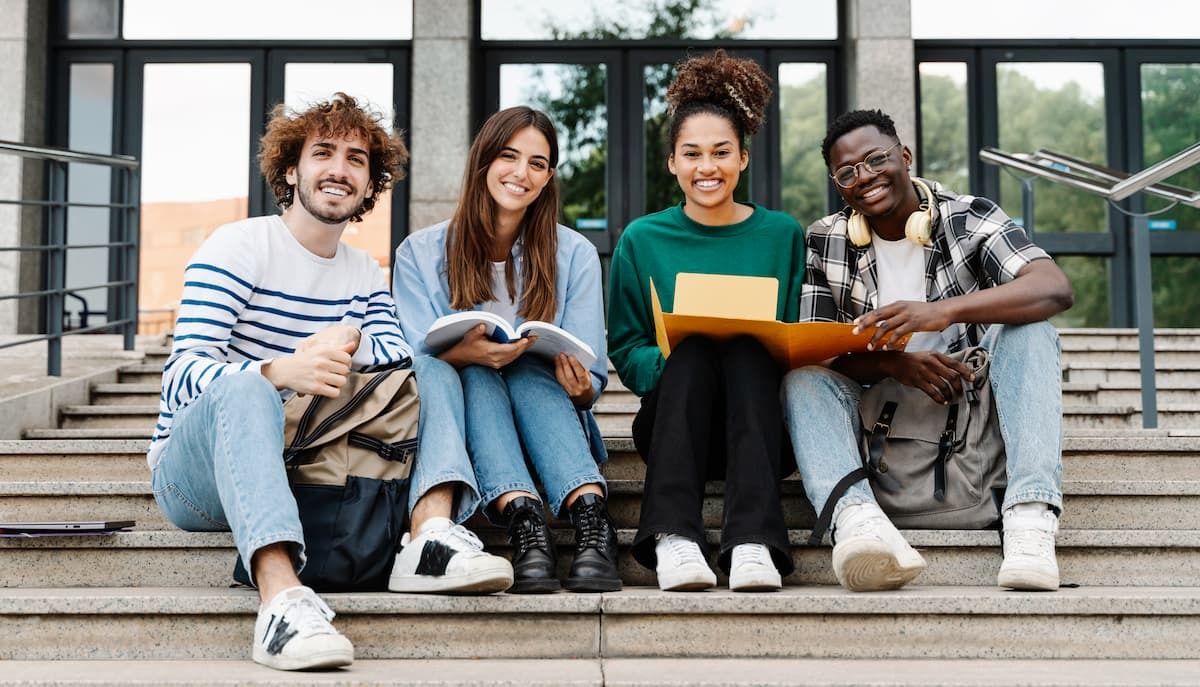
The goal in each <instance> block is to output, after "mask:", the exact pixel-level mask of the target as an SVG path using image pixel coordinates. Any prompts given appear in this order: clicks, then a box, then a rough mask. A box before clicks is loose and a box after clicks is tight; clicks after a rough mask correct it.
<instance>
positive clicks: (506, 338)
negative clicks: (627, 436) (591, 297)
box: [425, 310, 596, 367]
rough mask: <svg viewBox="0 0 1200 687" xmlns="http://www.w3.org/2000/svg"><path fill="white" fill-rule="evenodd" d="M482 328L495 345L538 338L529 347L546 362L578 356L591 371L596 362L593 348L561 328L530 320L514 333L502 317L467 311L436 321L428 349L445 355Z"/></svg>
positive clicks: (432, 327)
mask: <svg viewBox="0 0 1200 687" xmlns="http://www.w3.org/2000/svg"><path fill="white" fill-rule="evenodd" d="M481 324H484V325H487V335H488V338H490V339H491V340H492V341H498V342H500V343H508V342H510V341H516V340H517V339H520V338H523V337H526V336H536V337H537V341H535V342H534V343H533V345H532V346H530V347H529V352H530V353H536V354H537V355H543V356H546V357H547V358H554V356H556V355H558V354H559V353H566V354H568V355H573V356H575V357H576V358H577V359H578V360H579V362H580V364H581V365H583V366H584V367H591V366H592V363H594V362H596V352H595V351H593V350H592V347H591V346H589V345H587V344H586V343H584V342H583V341H581V340H580V339H579V338H578V337H577V336H575V335H574V334H572V333H571V332H568V331H567V330H565V329H563V328H562V327H556V326H554V325H552V324H550V323H549V322H538V321H537V320H528V321H526V322H522V323H521V326H519V327H517V328H515V329H514V328H513V326H512V325H511V324H509V323H508V322H507V321H506V320H505V319H504V318H503V317H500V316H499V315H496V314H493V313H490V312H486V311H483V310H466V311H463V312H456V313H451V314H449V315H445V316H443V317H439V318H437V319H436V320H434V322H433V324H432V325H431V326H430V327H429V332H428V333H426V334H425V345H426V346H428V347H429V348H430V349H432V350H435V351H444V350H446V349H447V348H450V347H451V346H453V345H454V344H456V343H458V342H459V341H461V340H462V338H463V336H465V335H466V333H467V332H469V331H471V329H473V328H475V327H478V326H479V325H481Z"/></svg>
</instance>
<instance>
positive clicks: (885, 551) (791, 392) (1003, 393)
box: [784, 110, 1074, 591]
mask: <svg viewBox="0 0 1200 687" xmlns="http://www.w3.org/2000/svg"><path fill="white" fill-rule="evenodd" d="M821 152H822V153H823V155H824V157H825V162H826V165H827V166H828V168H829V171H830V177H831V178H832V180H833V182H834V183H835V184H836V185H837V189H838V192H839V193H840V194H841V197H842V199H843V200H844V201H845V202H846V205H847V207H845V208H844V209H843V210H842V211H840V212H837V213H835V214H833V215H830V216H828V217H825V218H823V219H821V220H818V221H817V222H816V223H814V224H813V225H812V226H811V227H809V229H808V232H807V237H806V242H807V249H808V250H807V266H806V269H805V274H804V285H803V289H802V291H801V300H800V321H802V322H803V321H822V322H851V323H854V324H855V325H856V327H857V330H858V331H873V332H874V336H873V339H872V342H871V345H870V348H871V352H869V353H861V354H848V355H843V356H841V357H839V358H836V359H833V360H830V361H826V363H825V364H824V365H821V366H810V367H804V368H800V369H798V370H793V371H792V372H790V373H789V374H788V375H787V377H786V378H785V381H784V396H785V401H786V403H785V405H786V410H787V415H788V418H787V420H788V429H789V431H790V433H791V437H792V444H793V447H794V450H795V452H796V461H797V465H798V466H799V468H800V475H801V478H802V479H803V480H804V487H805V490H806V492H807V494H808V498H809V500H810V501H811V502H812V503H813V506H814V508H816V509H817V511H818V512H820V511H821V510H822V508H823V507H824V506H825V504H826V501H827V500H828V499H829V498H830V496H831V494H832V493H833V491H834V487H835V485H836V484H837V483H838V482H839V480H841V479H842V478H843V477H845V476H847V475H848V474H849V473H850V472H851V471H853V470H855V469H856V468H858V467H860V466H861V459H860V457H859V448H858V440H859V434H860V429H859V420H858V415H859V413H858V403H859V399H860V398H861V395H862V391H863V385H869V384H873V383H875V382H878V381H880V380H882V379H884V378H888V377H891V378H893V379H895V380H896V381H898V382H900V383H902V384H905V385H907V386H910V387H914V388H917V389H920V390H921V391H923V392H924V393H925V394H927V395H928V396H929V397H930V398H932V399H933V400H934V401H936V402H938V403H942V404H946V403H949V402H950V401H952V400H954V399H956V398H957V397H958V396H959V395H960V394H961V393H962V392H963V390H962V383H961V379H962V378H963V377H964V376H968V375H969V374H970V370H969V369H968V368H967V367H966V366H964V365H963V364H962V363H960V362H957V361H956V360H954V359H952V358H951V357H949V356H948V355H947V354H948V353H953V352H957V351H961V350H964V349H966V348H968V347H970V346H982V347H984V348H986V349H987V350H988V351H989V352H990V354H991V382H992V389H993V392H994V396H995V399H996V410H997V414H998V416H999V419H1000V426H1001V434H1002V436H1003V439H1004V445H1005V453H1006V459H1007V472H1008V488H1007V491H1006V494H1005V498H1004V503H1003V504H1002V506H1001V513H1002V517H1003V526H1004V562H1003V564H1002V565H1001V567H1000V574H999V576H998V578H997V584H998V585H999V586H1001V587H1005V588H1010V589H1041V590H1052V589H1057V588H1058V584H1059V576H1058V564H1057V560H1056V558H1055V554H1054V535H1055V533H1056V532H1057V530H1058V514H1059V513H1060V512H1061V510H1062V486H1061V483H1062V451H1061V447H1062V392H1061V385H1060V381H1061V370H1060V366H1059V345H1058V335H1057V332H1056V331H1055V329H1054V327H1053V326H1052V325H1050V324H1049V323H1048V322H1046V320H1047V319H1048V318H1049V317H1051V316H1053V315H1056V314H1058V313H1060V312H1063V311H1064V310H1066V309H1067V308H1069V307H1071V304H1072V301H1073V299H1074V296H1073V293H1072V289H1071V284H1070V282H1069V281H1068V280H1067V277H1066V275H1064V274H1063V272H1062V270H1060V269H1059V268H1058V266H1057V265H1055V264H1054V262H1053V261H1052V260H1051V259H1050V256H1048V255H1047V254H1046V253H1045V252H1044V251H1043V250H1042V249H1040V248H1038V247H1037V246H1035V245H1033V243H1031V242H1030V240H1029V237H1028V236H1027V235H1026V234H1025V232H1024V230H1023V229H1021V228H1020V227H1019V226H1017V225H1016V224H1014V223H1013V221H1012V220H1011V219H1009V218H1008V216H1007V215H1005V214H1004V212H1003V211H1002V210H1001V209H1000V207H999V206H998V205H996V204H995V203H993V202H992V201H990V200H987V199H985V198H978V197H973V196H960V195H957V194H955V193H953V192H950V191H948V190H946V189H943V188H942V186H941V185H940V184H938V183H937V182H934V181H927V180H923V179H918V178H915V177H912V176H910V174H909V167H910V166H911V163H912V152H911V151H910V150H909V149H908V147H907V146H905V145H903V144H902V143H901V142H900V140H899V138H898V137H897V135H896V127H895V125H894V123H893V122H892V119H891V117H889V116H888V115H886V114H884V113H882V112H880V111H878V110H857V111H854V112H848V113H846V114H843V115H841V116H840V117H838V118H837V119H835V120H834V121H833V123H832V124H830V126H829V129H828V131H827V133H826V136H825V140H824V142H823V143H822V147H821ZM907 334H912V335H913V336H912V338H911V339H910V341H909V343H908V345H907V347H905V349H904V350H903V351H900V350H895V348H896V347H897V343H898V342H899V341H900V339H901V337H903V336H905V335H907ZM839 428H845V430H844V431H841V430H840V429H839ZM831 430H835V431H831ZM835 497H836V495H835ZM832 522H833V528H834V538H835V541H836V545H835V547H834V552H833V553H834V555H833V563H834V572H835V573H836V575H837V578H838V580H839V582H841V583H842V584H843V586H845V587H847V588H848V589H851V590H854V591H875V590H882V589H895V588H898V587H901V586H903V585H904V584H907V583H908V582H909V581H911V580H912V579H913V578H915V577H916V576H917V575H918V574H920V572H921V571H922V570H924V569H925V560H924V558H922V556H921V555H920V554H919V553H917V552H916V551H915V550H914V549H913V548H912V547H911V546H909V544H908V542H907V541H905V540H904V538H903V537H902V536H901V535H900V533H899V531H897V530H896V528H895V526H894V525H893V524H892V523H891V521H890V520H888V518H887V516H886V515H885V514H884V513H883V511H882V510H881V509H880V508H879V506H878V505H877V503H876V501H875V497H874V496H873V495H872V492H871V488H870V486H869V485H868V484H867V483H866V482H865V481H858V482H856V483H854V484H852V485H851V486H850V487H849V488H848V489H846V490H845V492H844V493H843V494H842V495H841V497H840V498H838V500H837V501H836V505H835V506H834V510H833V519H832Z"/></svg>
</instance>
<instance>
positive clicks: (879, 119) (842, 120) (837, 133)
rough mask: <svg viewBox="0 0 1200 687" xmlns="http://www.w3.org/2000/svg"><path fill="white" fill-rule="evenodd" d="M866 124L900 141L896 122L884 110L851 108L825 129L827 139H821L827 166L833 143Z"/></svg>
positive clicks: (822, 153) (822, 152) (822, 151)
mask: <svg viewBox="0 0 1200 687" xmlns="http://www.w3.org/2000/svg"><path fill="white" fill-rule="evenodd" d="M864 126H873V127H875V128H876V129H878V130H879V133H881V134H883V135H884V136H887V137H889V138H891V139H892V140H894V141H896V142H897V143H898V142H899V141H900V136H898V135H897V134H896V123H895V122H893V121H892V118H891V117H889V116H888V115H887V114H885V113H884V112H883V110H851V111H850V112H845V113H842V114H840V115H838V116H837V117H835V118H834V120H833V121H832V122H830V123H829V128H828V129H826V130H825V140H824V141H821V156H822V157H824V158H825V166H826V167H828V166H829V149H830V148H832V147H833V144H834V143H837V140H838V139H839V138H841V137H842V136H845V135H846V134H848V133H850V132H851V131H854V130H855V129H860V128H862V127H864Z"/></svg>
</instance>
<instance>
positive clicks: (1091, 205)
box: [996, 62, 1108, 233]
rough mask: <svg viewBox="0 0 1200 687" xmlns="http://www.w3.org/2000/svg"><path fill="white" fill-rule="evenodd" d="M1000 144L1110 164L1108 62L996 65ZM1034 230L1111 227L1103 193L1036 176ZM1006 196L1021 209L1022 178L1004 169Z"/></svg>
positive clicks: (1012, 208)
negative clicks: (1106, 97)
mask: <svg viewBox="0 0 1200 687" xmlns="http://www.w3.org/2000/svg"><path fill="white" fill-rule="evenodd" d="M996 90H997V93H996V100H997V116H998V119H999V122H1000V149H1001V150H1004V151H1006V152H1009V153H1030V152H1034V151H1036V150H1038V149H1039V148H1046V149H1049V150H1053V151H1056V152H1061V153H1066V154H1068V155H1072V156H1074V157H1077V158H1081V159H1084V160H1088V161H1090V162H1094V163H1097V164H1105V161H1106V155H1105V121H1104V67H1103V65H1101V64H1098V63H1094V62H1004V63H1001V64H998V65H996ZM1034 189H1035V193H1034V215H1035V219H1036V221H1035V222H1034V226H1033V230H1034V232H1035V233H1037V232H1047V231H1054V232H1059V231H1107V230H1108V220H1107V214H1106V209H1105V201H1104V199H1103V198H1101V197H1099V196H1096V195H1093V194H1091V193H1088V192H1086V191H1080V190H1077V189H1072V188H1067V187H1066V186H1063V185H1061V184H1056V183H1054V182H1052V181H1048V180H1045V179H1037V180H1036V181H1035V182H1034ZM1000 204H1001V205H1002V206H1003V208H1004V210H1005V212H1007V213H1008V214H1009V216H1010V217H1013V218H1014V219H1017V218H1020V220H1021V221H1020V222H1018V223H1024V221H1023V220H1024V218H1022V217H1021V186H1020V182H1019V180H1018V179H1017V178H1016V177H1014V176H1013V175H1012V174H1009V173H1006V172H1002V173H1001V176H1000Z"/></svg>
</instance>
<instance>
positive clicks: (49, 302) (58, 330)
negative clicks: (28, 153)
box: [46, 160, 67, 377]
mask: <svg viewBox="0 0 1200 687" xmlns="http://www.w3.org/2000/svg"><path fill="white" fill-rule="evenodd" d="M47 164H48V165H49V168H50V188H49V191H50V193H49V194H48V197H49V199H50V200H52V201H55V204H54V205H51V206H50V207H49V208H48V209H47V213H46V214H47V215H48V217H49V222H48V223H47V224H48V227H47V228H48V231H49V239H50V240H49V241H48V242H47V243H49V244H50V245H51V246H54V247H53V248H51V249H50V251H49V253H48V254H47V256H46V289H47V290H49V291H50V294H49V295H47V296H46V334H47V335H48V336H49V337H50V338H49V339H47V340H46V374H47V375H49V376H51V377H59V376H61V375H62V331H63V289H64V287H65V285H66V275H67V250H66V248H65V245H66V243H67V206H66V201H67V164H66V163H65V162H59V161H56V160H52V161H49V162H47Z"/></svg>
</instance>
